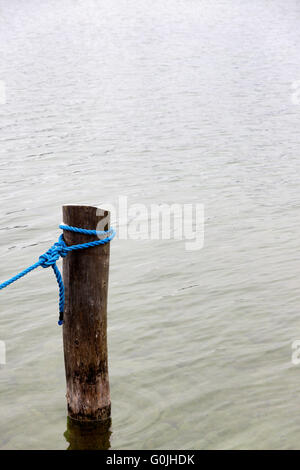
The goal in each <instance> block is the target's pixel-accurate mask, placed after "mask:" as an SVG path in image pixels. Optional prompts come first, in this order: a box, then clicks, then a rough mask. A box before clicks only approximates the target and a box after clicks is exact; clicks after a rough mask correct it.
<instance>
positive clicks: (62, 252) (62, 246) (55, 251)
mask: <svg viewBox="0 0 300 470" xmlns="http://www.w3.org/2000/svg"><path fill="white" fill-rule="evenodd" d="M59 228H60V229H61V230H67V231H69V232H75V233H82V234H84V235H92V236H103V235H106V238H103V239H99V240H95V241H93V242H88V243H81V244H78V245H71V246H67V245H66V243H65V241H64V237H63V235H61V236H60V237H59V239H58V242H56V243H54V245H53V246H52V247H51V248H50V249H49V250H48V251H46V253H44V254H43V255H41V256H40V257H39V261H38V262H36V263H34V264H33V265H32V266H29V267H28V268H26V269H24V271H21V272H20V273H19V274H16V275H15V276H13V277H12V278H11V279H8V280H7V281H5V282H3V283H2V284H0V290H2V289H5V287H8V286H9V285H10V284H13V283H14V282H16V281H18V280H19V279H21V278H22V277H23V276H26V275H27V274H29V273H30V272H31V271H33V270H34V269H36V268H38V267H42V268H50V266H51V268H52V269H53V272H54V274H55V277H56V281H57V284H58V287H59V321H58V324H59V325H62V324H63V322H64V308H65V286H64V283H63V279H62V275H61V272H60V270H59V269H58V267H57V264H56V263H57V261H58V260H59V259H60V258H65V257H66V256H67V255H68V253H70V252H71V251H76V250H85V249H87V248H93V247H95V246H100V245H105V244H106V243H109V242H110V241H111V240H112V239H113V238H114V237H115V235H116V231H115V230H114V229H113V228H111V229H109V230H107V231H99V230H87V229H83V228H78V227H71V226H69V225H63V224H62V225H60V226H59Z"/></svg>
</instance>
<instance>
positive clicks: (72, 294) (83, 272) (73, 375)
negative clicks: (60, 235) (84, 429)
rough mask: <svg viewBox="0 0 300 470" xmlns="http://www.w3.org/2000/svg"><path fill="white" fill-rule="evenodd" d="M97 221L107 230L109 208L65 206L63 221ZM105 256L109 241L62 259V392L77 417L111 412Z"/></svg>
mask: <svg viewBox="0 0 300 470" xmlns="http://www.w3.org/2000/svg"><path fill="white" fill-rule="evenodd" d="M101 220H102V228H100V229H101V230H108V229H109V227H110V214H109V212H107V211H105V212H104V211H103V215H102V216H101V215H97V208H96V207H90V206H64V207H63V222H64V223H65V224H67V225H71V226H73V227H79V228H85V229H90V230H96V229H97V225H98V223H99V222H100V221H101ZM104 222H105V225H104ZM98 229H99V227H98ZM104 238H105V237H104ZM64 239H65V242H66V244H67V245H68V246H70V245H76V244H78V243H87V242H90V241H93V240H98V238H97V237H93V236H89V235H83V234H79V233H72V232H68V231H64ZM109 255H110V243H107V244H105V245H102V246H99V247H94V248H88V249H86V250H80V251H75V252H71V253H69V254H68V256H67V257H66V258H64V260H63V278H64V284H65V289H66V293H65V294H66V305H65V314H64V325H63V341H64V357H65V369H66V382H67V395H66V397H67V403H68V415H69V417H70V418H72V419H76V420H80V421H89V420H97V421H104V420H106V419H108V418H109V417H110V412H111V402H110V390H109V377H108V357H107V294H108V276H109Z"/></svg>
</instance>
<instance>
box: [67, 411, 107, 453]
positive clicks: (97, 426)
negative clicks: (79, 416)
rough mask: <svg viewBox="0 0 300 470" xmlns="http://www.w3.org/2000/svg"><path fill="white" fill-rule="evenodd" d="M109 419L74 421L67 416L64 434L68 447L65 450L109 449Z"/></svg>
mask: <svg viewBox="0 0 300 470" xmlns="http://www.w3.org/2000/svg"><path fill="white" fill-rule="evenodd" d="M110 427H111V419H108V420H107V421H104V422H101V421H88V422H82V421H76V420H74V419H72V418H69V417H68V420H67V430H66V432H65V434H64V436H65V438H66V440H67V442H69V444H70V445H69V447H68V449H67V450H108V449H110V436H111V430H110Z"/></svg>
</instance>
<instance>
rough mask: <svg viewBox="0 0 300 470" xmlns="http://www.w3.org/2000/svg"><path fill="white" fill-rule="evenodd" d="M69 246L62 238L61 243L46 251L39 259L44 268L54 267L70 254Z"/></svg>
mask: <svg viewBox="0 0 300 470" xmlns="http://www.w3.org/2000/svg"><path fill="white" fill-rule="evenodd" d="M66 248H67V246H66V244H65V242H64V240H63V239H62V237H60V239H59V241H58V242H56V243H54V245H53V246H52V247H51V248H50V249H49V250H48V251H46V253H44V254H43V255H41V256H40V257H39V262H40V265H41V266H42V268H50V266H54V265H55V264H56V262H57V261H58V260H59V258H65V257H66V256H67V254H68V251H67V249H66Z"/></svg>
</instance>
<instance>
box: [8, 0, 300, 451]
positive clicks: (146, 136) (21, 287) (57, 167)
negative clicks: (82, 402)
mask: <svg viewBox="0 0 300 470" xmlns="http://www.w3.org/2000/svg"><path fill="white" fill-rule="evenodd" d="M299 19H300V5H299V2H298V1H297V0H285V1H283V0H277V1H276V2H270V1H267V0H254V1H253V0H251V1H250V0H245V1H234V0H226V1H225V0H217V1H215V2H210V1H208V0H178V1H174V0H166V1H164V2H159V1H158V0H154V1H151V2H147V1H146V0H139V1H137V0H126V1H125V0H118V1H116V0H113V1H111V2H104V1H93V0H84V1H83V0H77V1H75V0H74V1H71V0H64V1H58V0H49V1H47V2H39V1H37V0H28V1H26V2H20V1H17V0H11V1H10V2H5V1H4V0H0V40H1V44H2V47H1V51H2V55H1V58H0V80H3V81H5V84H6V94H7V102H6V104H1V105H0V140H1V145H0V152H1V157H0V182H1V184H0V197H1V219H0V243H1V247H0V277H1V280H5V279H7V278H8V277H10V275H12V274H14V273H16V272H18V271H19V270H20V269H23V268H24V267H25V266H28V265H30V264H32V262H33V261H35V260H36V259H37V257H38V256H39V255H40V254H41V253H43V252H44V251H46V250H47V249H48V248H49V247H50V246H51V244H52V243H53V241H55V240H56V239H57V236H58V234H59V231H58V229H57V226H58V224H59V223H60V222H61V206H62V205H63V204H67V203H80V204H91V205H97V206H102V205H103V204H104V203H113V204H117V203H118V198H119V196H120V195H123V196H127V197H128V202H129V204H134V203H137V202H139V203H143V204H145V205H146V206H147V207H148V206H149V205H150V204H151V203H168V204H171V203H179V204H184V203H201V204H204V207H205V241H204V247H203V249H202V250H199V251H186V250H185V246H184V242H182V241H176V240H160V241H150V240H148V241H137V240H136V241H135V240H127V241H125V240H115V241H114V242H113V244H112V247H111V248H112V254H111V272H110V291H109V309H108V321H109V329H108V340H109V369H110V382H111V398H112V422H111V427H110V430H106V431H105V432H104V433H101V432H100V434H99V436H98V437H97V432H99V430H98V431H95V433H94V432H92V433H91V434H90V437H86V434H85V435H84V436H81V438H82V439H83V440H84V439H86V441H87V442H89V444H90V445H94V444H93V442H95V446H96V447H101V446H104V447H111V448H112V449H134V448H135V449H167V448H175V449H196V448H197V449H229V448H233V449H245V448H251V449H254V448H259V449H266V448H271V449H276V448H279V449H287V448H288V449H298V448H299V441H300V413H299V412H298V410H299V409H300V399H299V397H300V369H299V368H300V365H298V366H297V365H294V364H292V362H291V355H292V343H293V341H294V340H297V339H299V338H300V292H299V279H300V262H299V261H300V260H299V248H300V241H299V226H300V203H299V174H300V160H299V155H300V144H299V136H298V129H299V121H300V105H299V104H297V103H295V100H294V99H293V88H292V86H291V85H292V84H293V83H294V82H297V81H299V80H300V65H299V46H300V31H299ZM294 91H295V89H294ZM0 302H1V309H0V340H1V341H5V344H6V348H7V363H6V365H5V366H3V367H1V369H0V448H1V449H67V448H69V447H70V446H71V448H72V447H73V448H74V447H76V446H78V445H81V444H80V443H79V444H78V436H77V435H76V431H74V430H73V434H72V432H70V430H69V431H67V417H66V400H65V377H64V364H63V352H62V338H61V329H60V328H59V327H58V326H57V287H56V284H55V279H54V277H53V275H52V273H51V272H49V270H39V271H38V272H35V273H32V274H31V275H30V276H28V277H27V278H26V279H23V280H21V281H19V282H18V284H16V285H15V286H11V287H10V288H8V289H6V290H5V291H1V293H0ZM88 432H90V431H88ZM74 433H75V434H74ZM76 436H77V437H76Z"/></svg>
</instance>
